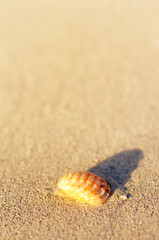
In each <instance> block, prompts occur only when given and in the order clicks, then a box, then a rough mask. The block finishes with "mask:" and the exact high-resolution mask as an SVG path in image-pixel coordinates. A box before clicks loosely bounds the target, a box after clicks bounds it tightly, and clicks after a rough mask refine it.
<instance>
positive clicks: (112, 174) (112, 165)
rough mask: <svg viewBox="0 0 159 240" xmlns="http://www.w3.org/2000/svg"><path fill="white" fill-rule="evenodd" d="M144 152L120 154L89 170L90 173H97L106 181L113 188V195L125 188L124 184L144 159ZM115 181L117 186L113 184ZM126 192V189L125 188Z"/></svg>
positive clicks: (130, 151)
mask: <svg viewBox="0 0 159 240" xmlns="http://www.w3.org/2000/svg"><path fill="white" fill-rule="evenodd" d="M143 157H144V156H143V152H142V151H141V150H139V149H134V150H127V151H123V152H121V153H118V154H116V155H114V156H112V157H110V158H107V159H106V160H104V161H103V162H101V163H99V164H97V165H96V166H94V167H92V168H90V169H88V171H89V172H92V173H95V174H97V175H98V176H100V177H102V178H103V179H104V180H106V181H107V182H108V183H109V184H110V185H111V188H112V192H111V195H112V194H113V193H114V191H115V190H116V189H117V188H118V187H119V186H118V185H120V186H122V187H123V188H125V187H124V184H126V183H127V182H128V180H129V179H130V178H131V173H132V172H133V171H134V170H135V169H136V168H137V166H138V163H139V161H140V160H141V159H142V158H143ZM110 179H113V180H115V181H116V182H117V185H116V186H115V185H114V184H113V183H111V180H110ZM125 190H126V188H125ZM130 196H131V194H129V197H130Z"/></svg>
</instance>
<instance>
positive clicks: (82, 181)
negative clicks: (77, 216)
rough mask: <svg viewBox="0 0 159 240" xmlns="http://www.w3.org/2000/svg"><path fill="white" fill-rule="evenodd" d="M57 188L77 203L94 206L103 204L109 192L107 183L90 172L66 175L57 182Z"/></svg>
mask: <svg viewBox="0 0 159 240" xmlns="http://www.w3.org/2000/svg"><path fill="white" fill-rule="evenodd" d="M58 188H59V189H60V190H61V191H62V192H64V193H65V194H66V195H67V196H69V197H71V198H73V199H75V200H77V201H80V202H84V203H88V204H91V205H95V206H97V205H100V204H103V203H105V202H106V200H107V198H108V197H109V195H110V191H111V189H110V186H109V184H108V183H107V182H105V181H104V180H103V179H102V178H101V177H98V176H97V175H95V174H93V173H90V172H75V173H72V172H71V173H69V174H66V175H65V176H63V177H62V178H61V179H60V180H59V182H58Z"/></svg>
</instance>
